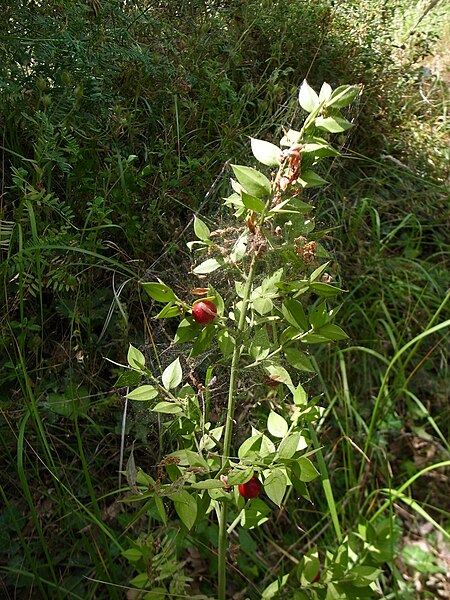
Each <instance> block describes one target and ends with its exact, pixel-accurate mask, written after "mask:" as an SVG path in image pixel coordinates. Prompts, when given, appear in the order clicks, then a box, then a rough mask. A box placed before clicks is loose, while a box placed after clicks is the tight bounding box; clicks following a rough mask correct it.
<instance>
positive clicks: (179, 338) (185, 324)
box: [173, 318, 200, 344]
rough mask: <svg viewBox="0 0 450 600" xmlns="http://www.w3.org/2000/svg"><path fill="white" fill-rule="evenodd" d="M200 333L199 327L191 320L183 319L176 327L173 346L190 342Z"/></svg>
mask: <svg viewBox="0 0 450 600" xmlns="http://www.w3.org/2000/svg"><path fill="white" fill-rule="evenodd" d="M199 333H200V330H199V326H198V324H197V323H195V321H194V320H193V319H191V318H188V319H183V320H182V321H181V322H180V324H179V325H178V328H177V332H176V334H175V337H174V340H173V341H174V343H175V344H183V343H186V342H190V341H192V340H193V339H194V338H196V337H197V336H198V334H199Z"/></svg>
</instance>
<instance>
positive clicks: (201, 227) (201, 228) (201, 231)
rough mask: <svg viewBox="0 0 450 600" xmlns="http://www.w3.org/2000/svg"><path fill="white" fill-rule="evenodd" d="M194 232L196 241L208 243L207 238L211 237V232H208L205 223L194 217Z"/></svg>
mask: <svg viewBox="0 0 450 600" xmlns="http://www.w3.org/2000/svg"><path fill="white" fill-rule="evenodd" d="M194 232H195V235H196V236H197V237H198V239H199V240H202V242H207V241H209V236H210V235H211V232H210V231H209V229H208V226H207V225H206V223H204V222H203V221H202V220H201V219H199V217H197V216H195V217H194Z"/></svg>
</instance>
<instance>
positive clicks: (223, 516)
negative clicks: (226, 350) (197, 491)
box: [218, 255, 256, 600]
mask: <svg viewBox="0 0 450 600" xmlns="http://www.w3.org/2000/svg"><path fill="white" fill-rule="evenodd" d="M255 267H256V255H253V258H252V262H251V264H250V269H249V271H248V275H247V281H246V283H245V288H244V298H243V300H242V308H241V313H240V316H239V322H238V327H237V335H236V340H235V346H234V351H233V357H232V359H231V371H230V385H229V388H228V408H227V417H226V422H225V434H224V440H223V448H222V470H223V469H225V467H226V466H227V464H228V461H229V457H230V451H231V436H232V433H233V418H234V409H235V406H236V386H237V374H238V367H239V359H240V358H241V353H242V344H241V339H242V333H243V331H244V328H245V318H246V315H247V308H248V303H249V300H250V294H251V290H252V283H253V278H254V276H255ZM227 512H228V506H227V504H226V502H223V503H222V506H221V507H220V513H219V554H218V561H219V564H218V577H219V589H218V600H226V558H227V556H226V554H227V546H228V543H227V541H228V540H227Z"/></svg>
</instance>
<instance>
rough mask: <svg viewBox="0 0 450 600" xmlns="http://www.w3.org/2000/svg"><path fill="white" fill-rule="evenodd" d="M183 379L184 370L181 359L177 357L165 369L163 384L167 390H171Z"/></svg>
mask: <svg viewBox="0 0 450 600" xmlns="http://www.w3.org/2000/svg"><path fill="white" fill-rule="evenodd" d="M182 379H183V371H182V369H181V364H180V359H179V358H176V359H175V360H174V361H173V362H172V363H170V365H169V366H168V367H166V368H165V369H164V372H163V374H162V382H163V386H164V387H165V389H166V390H171V389H173V388H176V387H178V386H179V385H180V383H181V380H182Z"/></svg>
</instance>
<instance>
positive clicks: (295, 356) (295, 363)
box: [284, 347, 315, 373]
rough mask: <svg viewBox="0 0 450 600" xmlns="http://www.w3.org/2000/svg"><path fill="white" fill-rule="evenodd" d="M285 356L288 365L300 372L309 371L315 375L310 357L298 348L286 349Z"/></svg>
mask: <svg viewBox="0 0 450 600" xmlns="http://www.w3.org/2000/svg"><path fill="white" fill-rule="evenodd" d="M284 355H285V357H286V360H287V361H288V363H289V364H290V365H291V366H292V367H294V369H297V370H298V371H307V372H309V373H315V369H314V367H313V365H312V362H311V361H310V359H309V357H308V356H307V355H306V354H305V353H304V352H301V351H300V350H297V348H293V347H288V348H285V349H284Z"/></svg>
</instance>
